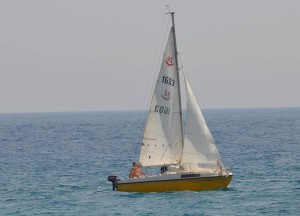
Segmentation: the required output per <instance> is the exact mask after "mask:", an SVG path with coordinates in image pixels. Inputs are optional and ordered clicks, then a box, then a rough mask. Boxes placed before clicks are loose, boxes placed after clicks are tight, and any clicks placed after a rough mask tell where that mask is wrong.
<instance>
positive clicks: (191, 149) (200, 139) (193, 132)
mask: <svg viewBox="0 0 300 216" xmlns="http://www.w3.org/2000/svg"><path fill="white" fill-rule="evenodd" d="M184 79H185V84H186V94H187V110H186V129H185V138H184V147H183V155H182V160H181V167H182V168H183V170H186V171H191V172H202V171H206V172H211V171H212V170H213V169H212V168H215V167H218V166H220V165H221V163H222V162H221V158H220V155H219V152H218V150H217V148H216V145H215V143H214V141H213V138H212V135H211V133H210V131H209V129H208V127H207V124H206V122H205V119H204V117H203V114H202V112H201V110H200V108H199V106H198V103H197V101H196V98H195V96H194V94H193V91H192V89H191V86H190V84H189V82H188V79H187V77H186V74H185V73H184Z"/></svg>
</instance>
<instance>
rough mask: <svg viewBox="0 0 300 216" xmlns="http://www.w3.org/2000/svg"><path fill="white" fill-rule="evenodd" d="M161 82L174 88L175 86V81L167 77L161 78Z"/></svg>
mask: <svg viewBox="0 0 300 216" xmlns="http://www.w3.org/2000/svg"><path fill="white" fill-rule="evenodd" d="M162 82H163V83H165V84H169V85H170V86H174V84H175V80H174V79H172V78H170V77H167V76H163V77H162Z"/></svg>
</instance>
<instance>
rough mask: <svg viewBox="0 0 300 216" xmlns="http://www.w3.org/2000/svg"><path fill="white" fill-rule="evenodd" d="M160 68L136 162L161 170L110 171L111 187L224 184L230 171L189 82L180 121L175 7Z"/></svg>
mask: <svg viewBox="0 0 300 216" xmlns="http://www.w3.org/2000/svg"><path fill="white" fill-rule="evenodd" d="M169 14H171V17H172V26H171V29H170V33H169V37H168V41H167V43H166V47H165V50H164V54H163V59H162V63H161V68H160V72H159V74H158V77H157V81H156V85H155V88H154V92H153V96H152V100H151V105H150V109H149V112H148V117H147V121H146V125H145V129H144V133H143V138H142V142H141V150H140V156H139V164H140V165H141V166H142V167H161V170H162V172H161V173H158V174H157V173H156V174H155V175H151V176H147V177H140V178H124V179H118V177H117V176H109V177H108V181H111V182H112V184H113V189H114V190H117V191H125V192H164V191H181V190H192V191H203V190H214V189H219V188H227V187H228V185H229V183H230V181H231V179H232V176H233V174H232V172H231V171H230V170H227V169H225V166H224V165H223V163H222V160H221V157H220V154H219V152H218V150H217V147H216V145H215V142H214V140H213V137H212V135H211V133H210V131H209V128H208V127H207V124H206V121H205V119H204V117H203V114H202V112H201V110H200V108H199V105H198V103H197V101H196V97H195V96H194V93H193V91H192V88H191V86H190V84H189V81H188V78H187V75H186V73H185V72H183V77H184V80H185V82H184V83H185V87H186V95H187V106H186V123H185V130H184V129H183V122H182V106H181V93H180V80H179V73H180V72H181V71H182V70H181V69H179V66H178V56H177V54H178V53H177V45H176V35H175V23H174V12H169Z"/></svg>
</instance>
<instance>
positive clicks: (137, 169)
mask: <svg viewBox="0 0 300 216" xmlns="http://www.w3.org/2000/svg"><path fill="white" fill-rule="evenodd" d="M138 165H139V164H138V162H133V165H132V166H133V167H132V168H131V170H130V174H129V178H139V177H140V174H142V175H143V176H145V177H148V175H146V174H145V173H144V172H143V170H142V169H141V168H140V167H138Z"/></svg>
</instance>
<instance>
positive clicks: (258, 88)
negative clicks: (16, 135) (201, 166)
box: [0, 0, 300, 112]
mask: <svg viewBox="0 0 300 216" xmlns="http://www.w3.org/2000/svg"><path fill="white" fill-rule="evenodd" d="M165 4H171V5H172V10H174V11H175V12H176V13H175V21H176V31H177V42H178V51H179V53H180V56H181V59H182V61H183V64H184V68H185V71H186V72H187V73H188V75H189V77H190V82H191V85H192V87H193V89H194V92H195V94H196V96H197V99H198V102H200V105H201V106H202V107H204V108H230V107H237V108H240V107H290V106H293V107H294V106H298V107H299V106H300V1H298V0H295V1H290V0H281V1H278V0H251V1H250V0H249V1H238V0H236V1H233V0H226V1H224V0H220V1H217V0H215V1H201V0H197V1H186V0H185V1H150V0H149V1H143V0H136V1H133V0H127V1H124V0H119V1H116V0H115V1H114V0H110V1H108V0H107V1H99V0H94V1H83V0H82V1H76V0H75V1H74V0H68V1H67V0H66V1H64V0H60V1H54V0H51V1H50V0H49V1H40V0H36V1H33V0H26V1H22V0H20V1H15V0H2V1H0V112H56V111H101V110H131V109H146V107H145V104H146V103H143V100H144V97H145V94H146V87H147V86H148V84H149V82H150V81H149V80H150V79H149V77H150V76H149V74H153V72H151V68H152V66H153V59H154V58H155V56H157V55H158V53H159V49H158V50H157V44H158V38H159V36H160V33H161V29H162V24H163V21H164V16H165V14H164V13H165V12H166V8H165ZM159 47H160V46H159ZM156 64H157V63H155V65H156ZM154 69H155V67H154ZM146 95H149V93H147V94H146ZM148 100H150V98H149V96H148V97H147V101H148Z"/></svg>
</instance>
